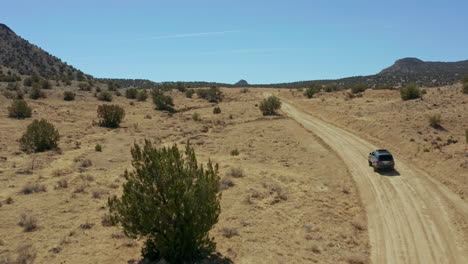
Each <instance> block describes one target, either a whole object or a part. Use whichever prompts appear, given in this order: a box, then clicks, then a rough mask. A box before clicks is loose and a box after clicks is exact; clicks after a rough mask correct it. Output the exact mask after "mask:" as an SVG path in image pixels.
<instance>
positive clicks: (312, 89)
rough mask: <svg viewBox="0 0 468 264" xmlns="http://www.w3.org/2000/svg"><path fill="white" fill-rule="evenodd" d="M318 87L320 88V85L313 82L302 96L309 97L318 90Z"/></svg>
mask: <svg viewBox="0 0 468 264" xmlns="http://www.w3.org/2000/svg"><path fill="white" fill-rule="evenodd" d="M320 89H322V87H321V85H319V84H313V85H311V86H310V87H309V88H307V89H306V90H305V92H304V96H305V97H307V98H309V99H310V98H312V97H314V94H316V93H318V92H320Z"/></svg>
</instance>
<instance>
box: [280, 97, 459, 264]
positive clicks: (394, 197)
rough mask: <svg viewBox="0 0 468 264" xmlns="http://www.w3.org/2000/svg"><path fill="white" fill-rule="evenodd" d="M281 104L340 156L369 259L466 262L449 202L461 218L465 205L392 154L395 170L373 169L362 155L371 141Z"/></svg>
mask: <svg viewBox="0 0 468 264" xmlns="http://www.w3.org/2000/svg"><path fill="white" fill-rule="evenodd" d="M282 110H283V111H284V112H285V113H286V114H287V115H289V116H290V117H292V118H294V119H295V120H296V121H297V122H299V123H300V124H302V125H303V126H304V127H305V128H306V129H308V130H310V131H311V132H313V133H315V134H316V135H317V136H319V137H320V138H322V140H323V141H324V142H325V143H326V144H328V145H329V146H330V147H331V148H332V149H333V150H334V151H336V152H337V153H338V155H339V156H340V157H341V158H342V159H343V162H344V163H345V164H346V165H347V167H348V168H349V170H350V172H351V174H352V176H353V178H354V180H355V181H356V183H357V185H358V188H359V191H360V193H361V198H362V200H363V203H364V204H365V207H366V210H367V214H368V223H369V226H368V228H369V236H370V238H369V240H370V243H371V246H372V250H371V260H372V262H373V263H426V264H427V263H438V264H440V263H468V252H467V250H466V249H467V245H466V242H464V241H462V239H461V236H458V235H457V232H456V229H455V227H454V225H453V222H452V220H451V219H450V218H449V212H448V210H449V208H452V209H453V210H456V211H457V212H458V213H459V214H461V215H462V218H465V219H467V217H468V205H467V204H466V202H464V201H462V200H461V199H459V198H458V196H456V195H454V194H453V193H452V192H450V191H449V190H448V189H447V188H445V187H444V186H442V185H441V184H440V183H438V182H436V181H434V180H432V179H431V178H430V177H429V176H428V175H426V174H425V173H424V172H422V171H420V170H418V169H416V168H413V167H412V166H410V164H407V163H405V162H404V161H402V160H399V157H398V156H397V157H395V161H396V171H395V172H393V173H376V172H374V171H373V169H372V168H370V167H369V166H368V164H367V160H366V159H367V155H368V153H369V152H371V151H372V150H375V149H377V147H376V146H374V145H372V144H370V143H368V142H366V141H365V140H363V139H361V138H359V137H357V136H355V135H353V134H351V133H349V132H347V131H344V130H342V129H339V128H337V127H335V126H333V125H330V124H328V123H326V122H323V121H321V120H319V119H317V118H314V117H312V116H311V115H308V114H306V113H304V112H302V111H300V110H298V109H297V108H296V107H294V106H292V105H291V104H288V103H285V102H283V105H282Z"/></svg>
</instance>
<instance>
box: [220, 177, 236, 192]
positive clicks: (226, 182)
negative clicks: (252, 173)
mask: <svg viewBox="0 0 468 264" xmlns="http://www.w3.org/2000/svg"><path fill="white" fill-rule="evenodd" d="M234 185H236V184H235V183H234V181H233V180H232V179H231V178H229V177H224V178H223V179H222V180H221V182H220V183H219V190H220V191H224V190H227V189H229V188H231V187H233V186H234Z"/></svg>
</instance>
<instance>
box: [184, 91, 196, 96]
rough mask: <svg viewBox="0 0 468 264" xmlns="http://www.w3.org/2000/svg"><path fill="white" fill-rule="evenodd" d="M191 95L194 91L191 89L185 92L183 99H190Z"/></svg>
mask: <svg viewBox="0 0 468 264" xmlns="http://www.w3.org/2000/svg"><path fill="white" fill-rule="evenodd" d="M193 94H195V90H193V89H187V90H185V97H187V98H192V96H193Z"/></svg>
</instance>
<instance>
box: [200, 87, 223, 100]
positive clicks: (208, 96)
mask: <svg viewBox="0 0 468 264" xmlns="http://www.w3.org/2000/svg"><path fill="white" fill-rule="evenodd" d="M197 95H198V97H200V98H203V99H205V100H207V101H208V102H210V103H219V102H221V101H222V100H223V92H221V90H220V89H219V88H218V87H214V86H213V87H211V88H209V89H199V90H197Z"/></svg>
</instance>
